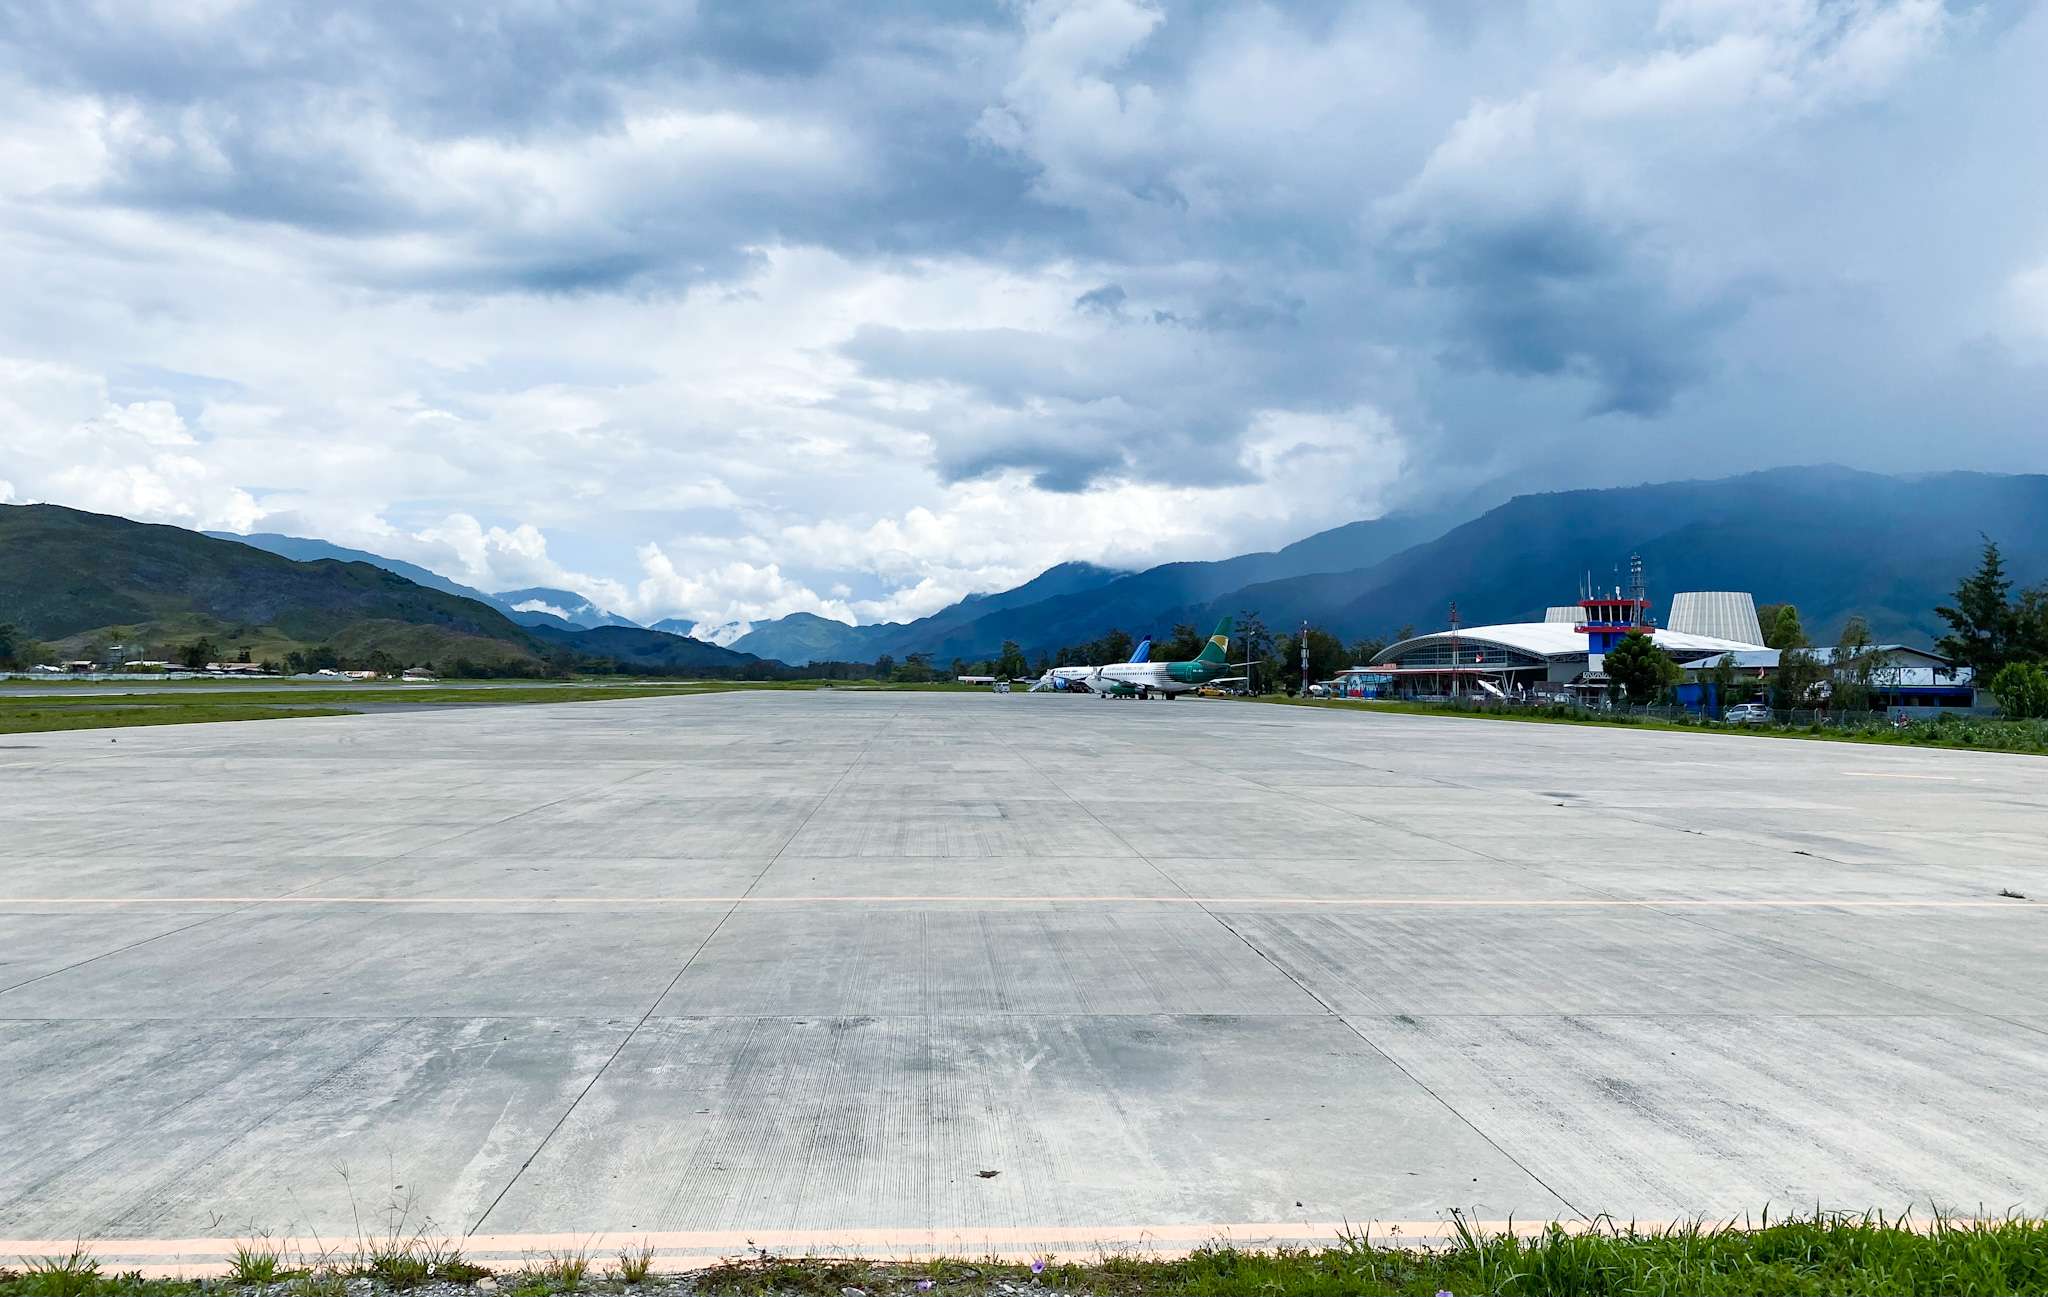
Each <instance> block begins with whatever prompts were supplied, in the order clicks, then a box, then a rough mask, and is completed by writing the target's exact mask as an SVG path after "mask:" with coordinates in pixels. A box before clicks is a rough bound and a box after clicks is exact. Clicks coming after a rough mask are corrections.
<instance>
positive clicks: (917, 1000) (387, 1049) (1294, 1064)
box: [0, 692, 2048, 1264]
mask: <svg viewBox="0 0 2048 1297" xmlns="http://www.w3.org/2000/svg"><path fill="white" fill-rule="evenodd" d="M2044 789H2048V762H2043V761H2042V760H2040V759H2038V758H2030V757H2023V756H2010V755H1992V754H1975V753H1957V752H1925V751H1921V752H1915V751H1900V750H1893V749H1886V748H1878V747H1867V746H1851V745H1846V744H1830V743H1806V742H1794V741H1774V740H1767V739H1761V738H1754V737H1741V736H1719V735H1697V734H1665V733H1636V732H1629V731H1624V730H1616V729H1603V728H1571V727H1563V726H1548V725H1533V724H1506V723H1494V722H1484V721H1475V720H1463V719H1451V718H1425V717H1408V716H1368V715H1360V714H1357V713H1338V712H1328V711H1314V710H1308V709H1297V708H1282V707H1269V706H1260V705H1255V704H1249V703H1237V702H1221V701H1200V700H1181V701H1178V702H1174V703H1170V704H1169V703H1164V702H1151V703H1135V702H1133V703H1114V704H1105V703H1101V702H1097V701H1095V700H1092V699H1086V698H1067V697H1060V696H1047V695H1025V694H1014V695H1009V696H996V695H981V694H974V695H968V694H923V695H920V694H888V693H855V692H778V693H761V694H716V695H707V696H700V697H684V698H661V699H645V700H634V701H628V702H606V703H590V704H558V705H550V706H531V707H504V708H497V709H489V710H464V711H461V712H458V713H443V712H425V713H405V714H393V715H379V716H356V717H336V718H329V719H295V720H287V721H273V722H257V723H245V724H233V725H193V726H167V727H161V728H151V729H134V730H122V731H88V732H75V733H64V734H31V735H18V736H11V737H8V738H5V739H0V1130H4V1131H5V1132H6V1135H5V1147H4V1149H0V1254H11V1253H12V1252H15V1251H19V1250H22V1248H23V1247H29V1246H37V1245H40V1243H42V1242H48V1241H62V1242H64V1243H65V1244H66V1246H68V1241H69V1240H70V1239H72V1238H73V1237H74V1236H79V1235H82V1236H85V1237H87V1238H98V1239H105V1240H116V1241H118V1242H115V1243H110V1244H108V1245H106V1247H105V1248H103V1251H106V1252H107V1253H108V1255H110V1256H113V1255H119V1256H130V1257H147V1258H153V1259H154V1260H152V1264H159V1263H160V1264H172V1263H178V1262H194V1261H195V1259H196V1262H197V1263H203V1262H204V1261H205V1259H206V1258H207V1257H209V1256H217V1253H218V1250H219V1244H218V1242H217V1240H219V1239H221V1238H224V1237H226V1236H229V1235H232V1234H237V1233H246V1232H247V1231H249V1230H251V1229H258V1230H268V1231H270V1232H271V1233H273V1234H285V1235H294V1236H300V1237H311V1236H314V1235H318V1236H319V1237H321V1238H323V1239H326V1240H329V1241H333V1240H337V1239H342V1238H347V1237H352V1236H354V1234H355V1233H356V1231H357V1230H358V1228H359V1225H358V1223H357V1221H358V1218H359V1217H360V1220H361V1226H360V1227H361V1228H381V1227H382V1226H383V1224H384V1222H385V1217H384V1215H383V1214H382V1213H383V1210H384V1208H385V1206H386V1205H387V1203H389V1202H391V1201H393V1200H397V1201H399V1202H401V1203H406V1204H409V1207H408V1211H409V1213H410V1214H409V1215H408V1217H407V1223H408V1227H409V1228H410V1227H415V1226H418V1225H420V1224H423V1223H425V1222H427V1221H431V1222H432V1227H434V1228H437V1229H443V1230H447V1231H450V1232H453V1233H456V1234H470V1233H473V1234H474V1235H475V1242H474V1244H473V1248H474V1250H478V1251H482V1252H495V1254H503V1255H510V1254H513V1253H516V1252H518V1251H520V1250H522V1249H523V1250H529V1251H530V1250H534V1249H536V1248H538V1247H540V1246H543V1245H546V1244H547V1243H548V1242H549V1241H550V1240H554V1241H559V1240H562V1239H565V1238H570V1237H572V1236H573V1237H575V1238H577V1239H579V1240H581V1239H587V1238H589V1237H590V1236H593V1235H600V1234H602V1235H611V1236H616V1235H620V1234H632V1235H642V1234H645V1235H653V1236H656V1237H658V1238H659V1239H660V1240H662V1241H663V1244H664V1246H667V1247H670V1248H672V1249H673V1250H674V1252H675V1253H676V1254H677V1255H682V1254H686V1253H689V1252H691V1251H693V1250H694V1251H696V1252H699V1253H710V1252H716V1251H737V1250H739V1249H740V1248H741V1246H743V1244H744V1241H745V1240H746V1239H749V1238H751V1239H754V1240H756V1241H757V1242H761V1243H763V1244H764V1245H769V1246H777V1247H795V1248H802V1247H806V1246H817V1247H826V1246H833V1245H843V1244H865V1245H868V1246H873V1247H881V1248H887V1247H894V1246H903V1245H907V1243H908V1242H914V1241H917V1240H924V1241H925V1242H926V1243H927V1244H928V1245H930V1246H941V1247H947V1248H953V1249H959V1250H967V1251H982V1250H987V1249H989V1248H994V1249H996V1250H1037V1249H1038V1248H1040V1247H1049V1246H1063V1247H1064V1246H1080V1245H1083V1244H1086V1243H1089V1242H1091V1241H1100V1240H1118V1239H1122V1240H1127V1241H1128V1240H1136V1241H1141V1242H1142V1241H1145V1240H1152V1241H1157V1242H1162V1243H1164V1244H1172V1243H1174V1242H1175V1241H1176V1240H1180V1241H1183V1242H1185V1241H1199V1239H1201V1238H1203V1237H1208V1236H1213V1235H1214V1234H1216V1233H1218V1232H1223V1231H1227V1232H1231V1233H1232V1234H1233V1235H1234V1236H1235V1237H1239V1238H1251V1237H1272V1236H1285V1235H1287V1234H1288V1233H1289V1232H1290V1231H1291V1232H1292V1234H1293V1235H1294V1236H1299V1237H1311V1236H1315V1235H1317V1234H1319V1233H1324V1232H1327V1231H1328V1230H1331V1229H1334V1228H1335V1227H1336V1225H1337V1224H1340V1223H1342V1222H1345V1221H1350V1222H1354V1223H1363V1222H1368V1221H1378V1222H1382V1223H1385V1222H1405V1223H1407V1224H1406V1226H1405V1227H1407V1228H1409V1229H1410V1232H1413V1229H1414V1228H1420V1227H1422V1226H1427V1225H1431V1224H1432V1223H1437V1222H1441V1221H1442V1220H1443V1219H1444V1218H1445V1217H1446V1215H1447V1213H1448V1212H1449V1211H1450V1210H1451V1209H1452V1208H1462V1209H1466V1210H1468V1211H1469V1212H1471V1213H1473V1214H1474V1215H1476V1216H1477V1217H1478V1218H1480V1219H1482V1220H1504V1219H1506V1218H1508V1217H1509V1216H1513V1217H1514V1218H1516V1219H1518V1220H1524V1221H1528V1220H1547V1219H1551V1218H1573V1217H1582V1216H1588V1215H1594V1214H1598V1213H1603V1212H1604V1213H1611V1214H1612V1215H1614V1216H1616V1217H1618V1218H1621V1219H1624V1220H1626V1219H1629V1218H1634V1219H1638V1220H1644V1221H1663V1220H1671V1219H1675V1218H1680V1217H1686V1216H1691V1215H1695V1214H1705V1215H1708V1216H1725V1215H1730V1214H1736V1215H1739V1214H1741V1213H1744V1212H1755V1211H1757V1210H1759V1209H1761V1208H1763V1207H1764V1206H1765V1205H1766V1204H1768V1205H1769V1206H1770V1207H1771V1209H1772V1211H1773V1214H1777V1213H1779V1212H1783V1211H1787V1210H1794V1209H1801V1210H1810V1209H1811V1208H1812V1207H1814V1206H1815V1205H1816V1204H1818V1205H1820V1206H1823V1207H1828V1208H1847V1209H1852V1210H1858V1211H1860V1210H1863V1209H1865V1208H1880V1209H1884V1210H1886V1211H1897V1210H1899V1209H1902V1208H1907V1207H1912V1208H1914V1209H1916V1210H1922V1211H1924V1210H1925V1209H1927V1208H1928V1207H1930V1206H1941V1207H1945V1208H1949V1209H1954V1210H1960V1211H1963V1212H1966V1213H1975V1212H1977V1211H1979V1210H1985V1211H1991V1212H2003V1211H2006V1210H2008V1209H2011V1208H2020V1209H2023V1210H2026V1211H2031V1212H2040V1211H2041V1210H2042V1209H2043V1208H2044V1207H2048V1201H2044V1195H2048V1189H2044V1186H2048V1104H2044V1102H2043V1087H2044V1081H2048V999H2044V994H2043V992H2044V988H2048V903H2044V901H2048V833H2044V829H2048V816H2044V813H2043V795H2044ZM2001 890H2005V891H2012V892H2018V893H2023V894H2025V895H2026V896H2028V897H2030V898H2034V899H2028V900H2018V899H2011V898H2006V897H2001V896H2000V895H1999V893H2000V892H2001ZM344 1171H345V1172H346V1179H344V1175H343V1172H344ZM991 1172H992V1173H994V1174H989V1173H991ZM1148 1231H1149V1232H1148ZM175 1240H186V1241H185V1242H175ZM150 1241H154V1242H150ZM209 1249H212V1250H211V1251H209Z"/></svg>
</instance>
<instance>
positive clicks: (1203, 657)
mask: <svg viewBox="0 0 2048 1297" xmlns="http://www.w3.org/2000/svg"><path fill="white" fill-rule="evenodd" d="M1195 661H1197V662H1214V663H1218V664H1227V663H1228V662H1229V661H1230V618H1228V617H1225V618H1224V619H1223V620H1222V621H1219V622H1217V623H1216V633H1215V634H1214V635H1211V636H1210V637H1209V642H1208V643H1207V644H1204V645H1202V651H1201V653H1200V654H1199V655H1197V656H1196V658H1195Z"/></svg>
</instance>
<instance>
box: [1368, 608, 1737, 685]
mask: <svg viewBox="0 0 2048 1297" xmlns="http://www.w3.org/2000/svg"><path fill="white" fill-rule="evenodd" d="M1645 629H1649V632H1650V638H1651V639H1652V640H1653V641H1654V642H1655V643H1656V645H1657V647H1658V648H1661V649H1663V650H1664V651H1665V652H1666V653H1669V654H1670V655H1671V656H1672V658H1674V659H1675V660H1676V661H1678V662H1679V663H1680V664H1684V663H1687V662H1694V661H1698V660H1699V659H1701V658H1710V657H1718V656H1719V655H1721V654H1723V653H1733V652H1738V651H1744V650H1750V649H1754V648H1756V647H1758V646H1757V645H1754V644H1743V643H1739V642H1737V641H1734V640H1724V639H1718V638H1715V637H1713V636H1708V635H1690V634H1686V633H1684V632H1681V631H1669V630H1659V629H1651V628H1645ZM1589 653H1590V647H1589V644H1588V640H1587V635H1586V632H1584V631H1582V630H1580V629H1579V628H1578V626H1577V624H1574V623H1565V622H1558V621H1540V622H1509V623H1506V624H1504V625H1499V626H1472V627H1468V628H1466V629H1463V630H1458V631H1436V632H1434V633H1432V634H1428V635H1417V636H1414V637H1413V638H1411V639H1405V640H1402V641H1401V642H1399V643H1398V644H1390V645H1388V646H1387V647H1386V648H1385V649H1383V650H1381V651H1380V653H1379V654H1378V656H1376V657H1374V658H1373V660H1372V662H1371V663H1369V664H1368V665H1365V666H1360V667H1352V668H1351V669H1350V670H1348V671H1344V672H1341V673H1339V675H1338V677H1337V681H1338V692H1339V693H1343V694H1346V695H1348V696H1350V697H1353V698H1441V697H1445V696H1447V695H1449V694H1452V693H1454V692H1455V693H1468V694H1470V693H1477V694H1487V695H1492V694H1496V693H1497V694H1499V695H1500V696H1503V697H1517V696H1519V697H1528V696H1532V695H1541V694H1569V693H1571V692H1573V691H1574V689H1575V688H1585V687H1593V688H1598V689H1605V688H1606V679H1605V677H1604V676H1602V677H1600V679H1598V680H1597V681H1594V680H1589V679H1588V678H1587V677H1589V676H1594V675H1598V674H1599V673H1598V672H1597V671H1596V670H1594V669H1593V668H1592V666H1591V665H1590V664H1589V662H1588V657H1589Z"/></svg>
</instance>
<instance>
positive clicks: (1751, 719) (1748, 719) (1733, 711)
mask: <svg viewBox="0 0 2048 1297" xmlns="http://www.w3.org/2000/svg"><path fill="white" fill-rule="evenodd" d="M1721 719H1722V720H1723V721H1725V722H1727V723H1728V724H1730V725H1768V724H1770V721H1771V709H1770V708H1768V707H1766V706H1764V705H1763V704H1762V703H1737V704H1735V705H1734V706H1733V707H1730V708H1729V709H1728V710H1727V711H1725V712H1722V713H1721Z"/></svg>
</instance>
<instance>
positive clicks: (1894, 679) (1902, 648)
mask: <svg viewBox="0 0 2048 1297" xmlns="http://www.w3.org/2000/svg"><path fill="white" fill-rule="evenodd" d="M1808 652H1810V653H1812V654H1813V659H1814V662H1815V664H1816V665H1818V666H1820V667H1821V668H1822V669H1823V670H1827V669H1830V668H1832V667H1833V666H1834V664H1835V656H1836V654H1837V653H1838V652H1839V650H1837V649H1832V648H1814V649H1809V650H1808ZM1858 654H1859V656H1860V655H1863V654H1868V655H1870V656H1871V657H1873V658H1875V659H1877V661H1876V662H1875V664H1874V665H1873V668H1872V670H1871V674H1870V709H1871V710H1872V711H1895V710H1898V709H1900V708H1906V709H1909V710H1910V709H1913V708H1921V709H1930V708H1931V709H1940V708H1956V709H1969V708H1984V707H1989V706H1995V705H1996V704H1995V703H1987V701H1986V700H1984V699H1982V698H1980V697H1978V695H1979V694H1980V693H1981V692H1983V691H1981V690H1979V689H1977V688H1976V681H1975V680H1974V678H1973V673H1972V672H1971V670H1970V668H1968V667H1959V666H1957V665H1955V664H1954V663H1953V662H1951V661H1949V660H1948V659H1947V658H1945V657H1942V656H1941V655H1940V654H1938V653H1930V652H1928V651H1927V650H1926V649H1917V648H1913V647H1911V646H1910V645H1906V644H1873V645H1871V646H1870V647H1869V648H1866V649H1861V650H1859V651H1858ZM1780 657H1781V652H1780V650H1778V649H1739V650H1736V651H1733V652H1729V653H1725V654H1715V655H1713V656H1711V657H1705V658H1700V659H1698V660H1696V661H1693V662H1688V663H1686V672H1685V678H1686V683H1685V684H1683V685H1680V686H1679V689H1678V700H1679V701H1680V702H1681V703H1684V704H1685V705H1686V706H1687V707H1693V708H1697V707H1699V706H1700V703H1701V699H1702V697H1704V696H1705V695H1706V694H1707V687H1706V686H1705V684H1704V683H1703V678H1704V676H1705V675H1706V673H1707V672H1709V671H1714V670H1718V669H1720V668H1721V667H1722V666H1724V665H1725V666H1728V667H1732V668H1733V669H1734V671H1735V673H1736V675H1737V676H1738V677H1740V678H1744V679H1751V680H1770V679H1771V678H1773V677H1774V676H1776V675H1777V674H1778V663H1779V659H1780Z"/></svg>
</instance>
